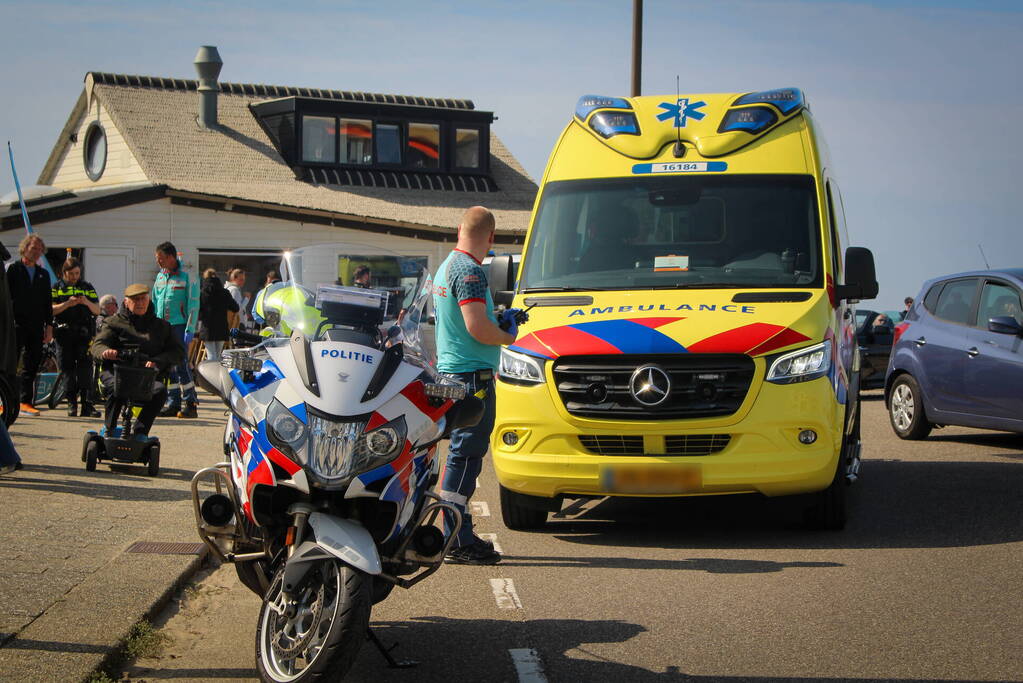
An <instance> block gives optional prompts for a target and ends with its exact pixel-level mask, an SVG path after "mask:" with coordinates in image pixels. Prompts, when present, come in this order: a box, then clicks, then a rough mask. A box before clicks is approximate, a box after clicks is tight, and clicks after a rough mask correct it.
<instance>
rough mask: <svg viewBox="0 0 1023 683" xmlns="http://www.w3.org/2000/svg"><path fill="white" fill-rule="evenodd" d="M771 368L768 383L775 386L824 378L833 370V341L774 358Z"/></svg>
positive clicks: (768, 373)
mask: <svg viewBox="0 0 1023 683" xmlns="http://www.w3.org/2000/svg"><path fill="white" fill-rule="evenodd" d="M769 368H770V369H769V370H768V371H767V381H768V382H774V383H775V384H792V383H794V382H806V381H808V380H811V379H817V378H818V377H823V376H824V375H826V374H828V372H829V371H830V370H831V340H830V339H829V340H827V341H825V342H823V343H821V344H816V345H814V346H808V347H806V348H804V349H799V350H798V351H791V352H789V353H785V354H781V355H779V356H774V357H773V359H772V360H771V362H770V365H769Z"/></svg>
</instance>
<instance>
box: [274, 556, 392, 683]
mask: <svg viewBox="0 0 1023 683" xmlns="http://www.w3.org/2000/svg"><path fill="white" fill-rule="evenodd" d="M283 581H284V567H283V565H282V567H281V569H280V570H279V571H278V572H277V574H276V575H275V576H274V580H273V582H272V583H271V584H270V588H269V589H268V590H267V592H266V595H265V596H264V597H263V606H262V608H260V610H259V619H258V621H257V622H256V667H257V668H258V670H259V676H260V679H261V680H263V681H268V682H270V683H283V682H284V681H291V682H294V683H303V682H305V681H320V680H332V681H337V680H342V679H343V677H344V675H345V674H346V673H348V670H349V669H350V668H351V667H352V664H354V663H355V657H356V656H357V655H358V653H359V648H360V647H361V646H362V643H363V642H364V641H365V640H366V633H367V632H368V629H369V614H370V607H371V601H372V586H373V581H372V578H371V577H370V576H369V575H367V574H365V573H364V572H361V571H359V570H357V569H354V568H353V567H350V566H348V565H346V564H344V563H342V562H340V561H338V560H324V561H322V562H319V563H317V564H316V565H315V566H314V567H312V568H311V569H310V570H309V573H308V574H307V575H306V578H305V579H304V582H303V583H304V585H303V586H302V587H300V588H299V590H298V591H297V594H298V602H299V604H298V606H297V609H293V610H290V611H291V612H292V613H294V614H295V615H296V616H294V617H291V618H289V617H288V616H287V615H286V614H285V611H286V610H285V607H286V603H285V600H284V596H283V594H282V592H281V588H282V584H283ZM310 651H312V652H313V654H312V658H311V659H308V660H307V659H306V658H305V656H306V655H307V654H309V652H310Z"/></svg>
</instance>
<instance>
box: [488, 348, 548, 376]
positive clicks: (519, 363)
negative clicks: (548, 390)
mask: <svg viewBox="0 0 1023 683" xmlns="http://www.w3.org/2000/svg"><path fill="white" fill-rule="evenodd" d="M546 362H547V361H545V360H543V359H541V358H533V357H532V356H527V355H525V354H524V353H517V352H515V351H509V350H508V349H505V348H502V349H501V365H500V368H499V369H498V371H497V376H498V377H499V378H500V379H501V380H502V381H504V382H508V383H509V384H543V383H544V381H545V379H544V365H545V364H546Z"/></svg>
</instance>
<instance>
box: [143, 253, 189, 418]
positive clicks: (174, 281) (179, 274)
mask: <svg viewBox="0 0 1023 683" xmlns="http://www.w3.org/2000/svg"><path fill="white" fill-rule="evenodd" d="M156 263H157V265H159V266H160V272H159V273H157V275H156V282H155V283H154V284H153V294H152V297H153V307H154V310H155V312H156V317H157V318H160V319H162V320H166V321H167V322H168V323H170V326H171V330H172V333H173V334H174V336H175V337H176V338H177V340H178V341H180V342H181V343H182V344H183V345H184V347H185V351H186V358H185V360H184V361H182V363H181V364H180V365H178V366H176V367H174V368H172V369H171V372H170V380H171V386H170V391H169V392H168V394H167V403H166V404H165V405H164V407H163V410H161V411H160V415H161V416H163V417H168V416H170V415H177V416H178V417H197V416H198V412H197V409H196V408H197V404H198V403H199V399H198V397H197V396H196V395H195V382H194V381H193V380H192V371H191V369H190V368H189V367H188V358H187V351H188V347H189V345H190V344H191V343H192V338H193V337H194V336H195V329H196V326H197V325H198V323H199V279H198V278H197V277H194V276H193V275H192V274H191V273H189V272H187V271H185V269H184V268H182V267H181V261H179V260H178V250H177V249H176V248H175V247H174V245H173V244H171V243H170V242H163V243H161V244H159V245H158V246H157V247H156ZM182 400H183V401H184V404H183V405H182Z"/></svg>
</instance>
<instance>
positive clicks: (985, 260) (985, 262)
mask: <svg viewBox="0 0 1023 683" xmlns="http://www.w3.org/2000/svg"><path fill="white" fill-rule="evenodd" d="M977 248H978V249H980V257H981V258H982V259H984V267H985V268H987V269H988V270H991V266H990V265H988V262H987V256H985V255H984V247H982V246H980V244H977Z"/></svg>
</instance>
